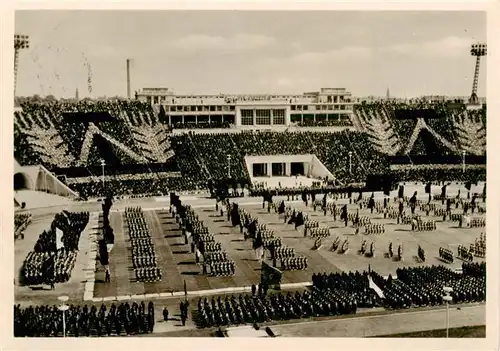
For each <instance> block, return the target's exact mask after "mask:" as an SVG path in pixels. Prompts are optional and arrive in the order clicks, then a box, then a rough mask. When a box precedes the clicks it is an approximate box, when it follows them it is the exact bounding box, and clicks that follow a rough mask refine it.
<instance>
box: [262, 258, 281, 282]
mask: <svg viewBox="0 0 500 351" xmlns="http://www.w3.org/2000/svg"><path fill="white" fill-rule="evenodd" d="M282 275H283V273H282V272H281V271H280V270H279V269H277V268H275V267H272V266H270V265H268V264H267V263H266V262H262V270H261V274H260V284H261V285H262V286H264V287H270V286H276V285H278V286H279V285H280V284H281V276H282Z"/></svg>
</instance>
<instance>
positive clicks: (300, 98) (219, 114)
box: [136, 88, 354, 127]
mask: <svg viewBox="0 0 500 351" xmlns="http://www.w3.org/2000/svg"><path fill="white" fill-rule="evenodd" d="M136 99H137V100H139V101H143V102H148V103H151V104H152V105H154V106H159V105H161V106H162V107H163V109H164V111H165V114H164V117H163V118H166V119H167V118H168V123H169V124H175V123H209V122H210V123H214V122H215V123H218V122H228V123H231V124H234V125H236V126H237V127H240V126H272V125H279V126H288V125H290V124H292V123H305V124H307V123H308V122H319V121H342V120H346V121H348V120H350V118H351V115H352V113H353V104H354V100H353V98H352V94H351V93H350V92H348V91H346V89H345V88H322V89H321V90H320V91H319V92H308V93H303V94H297V95H278V94H252V95H243V94H219V95H179V94H175V93H174V92H173V91H171V90H170V89H168V88H144V89H141V90H140V91H138V92H136ZM165 122H166V121H165Z"/></svg>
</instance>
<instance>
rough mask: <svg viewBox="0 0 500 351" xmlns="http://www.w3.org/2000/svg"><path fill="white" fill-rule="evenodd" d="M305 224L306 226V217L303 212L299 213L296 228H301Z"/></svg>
mask: <svg viewBox="0 0 500 351" xmlns="http://www.w3.org/2000/svg"><path fill="white" fill-rule="evenodd" d="M303 224H304V215H303V214H302V212H299V214H298V215H297V219H296V221H295V227H299V226H301V225H303Z"/></svg>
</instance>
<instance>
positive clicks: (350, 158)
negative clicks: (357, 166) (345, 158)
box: [349, 151, 352, 174]
mask: <svg viewBox="0 0 500 351" xmlns="http://www.w3.org/2000/svg"><path fill="white" fill-rule="evenodd" d="M351 173H352V151H349V174H351Z"/></svg>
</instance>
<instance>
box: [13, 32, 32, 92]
mask: <svg viewBox="0 0 500 351" xmlns="http://www.w3.org/2000/svg"><path fill="white" fill-rule="evenodd" d="M29 47H30V42H29V37H28V36H27V35H19V34H14V97H15V96H16V86H17V68H18V61H19V50H21V49H28V48H29Z"/></svg>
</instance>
